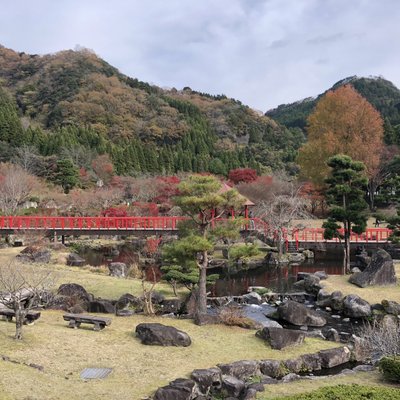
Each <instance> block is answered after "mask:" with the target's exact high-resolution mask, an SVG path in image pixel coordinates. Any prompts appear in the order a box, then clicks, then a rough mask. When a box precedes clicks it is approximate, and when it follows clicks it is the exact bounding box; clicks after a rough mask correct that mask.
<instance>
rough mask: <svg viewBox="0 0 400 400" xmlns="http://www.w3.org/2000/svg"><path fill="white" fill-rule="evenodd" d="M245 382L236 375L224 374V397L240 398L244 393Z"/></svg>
mask: <svg viewBox="0 0 400 400" xmlns="http://www.w3.org/2000/svg"><path fill="white" fill-rule="evenodd" d="M244 389H245V383H244V382H243V381H242V380H240V379H238V378H235V377H234V376H224V377H223V378H222V393H223V396H224V398H230V397H233V398H235V399H237V398H240V397H241V395H242V394H243V393H244Z"/></svg>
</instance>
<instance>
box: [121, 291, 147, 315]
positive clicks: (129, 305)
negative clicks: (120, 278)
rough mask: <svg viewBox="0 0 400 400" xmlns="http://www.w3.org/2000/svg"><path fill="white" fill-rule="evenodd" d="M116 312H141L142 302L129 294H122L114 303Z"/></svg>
mask: <svg viewBox="0 0 400 400" xmlns="http://www.w3.org/2000/svg"><path fill="white" fill-rule="evenodd" d="M115 307H116V309H117V310H132V311H135V312H141V311H143V300H141V299H140V298H139V297H136V296H134V295H133V294H130V293H125V294H123V295H122V296H121V297H120V298H119V299H118V301H117V302H116V303H115Z"/></svg>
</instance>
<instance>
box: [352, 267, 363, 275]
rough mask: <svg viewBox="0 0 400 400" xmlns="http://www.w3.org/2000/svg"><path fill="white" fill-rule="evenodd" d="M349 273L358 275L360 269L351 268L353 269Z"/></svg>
mask: <svg viewBox="0 0 400 400" xmlns="http://www.w3.org/2000/svg"><path fill="white" fill-rule="evenodd" d="M350 272H351V273H352V274H359V273H360V272H361V269H360V268H358V267H353V268H352V269H351V270H350Z"/></svg>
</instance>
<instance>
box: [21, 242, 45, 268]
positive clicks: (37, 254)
mask: <svg viewBox="0 0 400 400" xmlns="http://www.w3.org/2000/svg"><path fill="white" fill-rule="evenodd" d="M17 258H18V259H19V260H21V261H26V262H34V263H46V264H47V263H48V262H49V261H50V258H51V250H50V249H47V248H45V247H40V246H28V247H25V249H24V250H22V251H21V253H20V254H18V255H17Z"/></svg>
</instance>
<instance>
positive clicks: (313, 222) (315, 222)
mask: <svg viewBox="0 0 400 400" xmlns="http://www.w3.org/2000/svg"><path fill="white" fill-rule="evenodd" d="M325 221H326V219H319V218H315V219H297V220H293V225H294V226H295V225H302V226H304V227H306V228H322V224H323V223H324V222H325ZM386 225H387V224H386V223H383V224H380V226H379V227H380V228H385V227H386ZM367 228H375V218H373V217H370V218H368V221H367Z"/></svg>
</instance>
